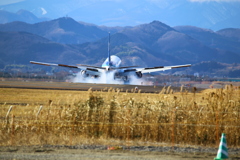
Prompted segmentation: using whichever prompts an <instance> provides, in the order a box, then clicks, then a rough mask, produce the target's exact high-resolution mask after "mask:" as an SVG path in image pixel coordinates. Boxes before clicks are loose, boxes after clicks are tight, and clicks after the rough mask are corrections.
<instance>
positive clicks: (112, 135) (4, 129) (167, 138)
mask: <svg viewBox="0 0 240 160" xmlns="http://www.w3.org/2000/svg"><path fill="white" fill-rule="evenodd" d="M0 102H1V105H0V108H1V113H0V117H1V122H0V137H1V138H0V144H1V145H44V144H58V145H74V144H105V145H149V144H151V145H153V144H156V145H161V143H162V144H163V145H166V144H170V145H171V144H181V145H185V146H186V145H204V146H213V145H214V146H215V145H216V144H218V142H219V141H218V140H219V138H220V135H221V133H222V132H224V133H226V135H227V143H228V146H232V147H233V146H240V124H239V122H240V87H235V86H232V85H227V86H225V88H224V89H209V90H205V91H203V92H201V93H195V91H194V90H193V92H192V93H189V92H187V91H180V92H175V93H173V91H172V90H171V88H170V87H168V88H164V89H163V90H162V91H160V93H159V94H147V93H140V92H138V93H127V92H120V90H118V89H117V90H113V89H108V92H93V91H91V90H89V91H57V90H29V89H4V88H1V89H0ZM9 103H12V106H13V108H12V110H11V112H9V114H8V115H7V112H8V110H9V107H10V104H9ZM40 106H42V108H40ZM156 142H157V143H156ZM165 143H166V144H165Z"/></svg>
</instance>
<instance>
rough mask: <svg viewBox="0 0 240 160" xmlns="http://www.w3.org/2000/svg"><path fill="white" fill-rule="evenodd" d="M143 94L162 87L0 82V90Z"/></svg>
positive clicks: (159, 89)
mask: <svg viewBox="0 0 240 160" xmlns="http://www.w3.org/2000/svg"><path fill="white" fill-rule="evenodd" d="M136 87H137V88H138V90H141V92H143V93H159V92H160V91H161V90H162V88H163V86H144V85H118V84H92V83H69V82H46V81H0V88H23V89H51V90H79V91H87V90H89V89H90V88H91V89H92V90H93V91H108V89H110V88H113V89H117V88H118V89H120V90H121V91H122V92H126V91H128V92H132V91H134V89H135V88H136ZM171 89H173V90H174V91H177V92H178V91H180V88H179V87H171Z"/></svg>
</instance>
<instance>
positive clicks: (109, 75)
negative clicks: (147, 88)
mask: <svg viewBox="0 0 240 160" xmlns="http://www.w3.org/2000/svg"><path fill="white" fill-rule="evenodd" d="M128 79H129V81H128V82H127V83H126V82H125V83H124V81H123V80H121V79H114V72H102V74H101V76H100V77H98V78H93V77H84V76H83V75H82V74H81V72H79V73H77V75H76V77H74V78H71V79H70V81H71V82H73V83H97V84H130V85H146V84H147V82H146V80H145V79H144V78H137V77H136V76H135V75H132V74H130V75H129V76H128Z"/></svg>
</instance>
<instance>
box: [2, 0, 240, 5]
mask: <svg viewBox="0 0 240 160" xmlns="http://www.w3.org/2000/svg"><path fill="white" fill-rule="evenodd" d="M21 1H25V0H0V5H7V4H12V3H17V2H21ZM60 1H61V0H60ZM67 1H70V0H67ZM95 1H121V0H95ZM149 1H152V2H154V1H155V2H159V1H166V0H149ZM187 1H190V2H210V1H216V2H233V1H238V2H240V0H187Z"/></svg>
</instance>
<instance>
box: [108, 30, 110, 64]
mask: <svg viewBox="0 0 240 160" xmlns="http://www.w3.org/2000/svg"><path fill="white" fill-rule="evenodd" d="M108 64H109V66H111V55H110V32H109V33H108Z"/></svg>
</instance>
